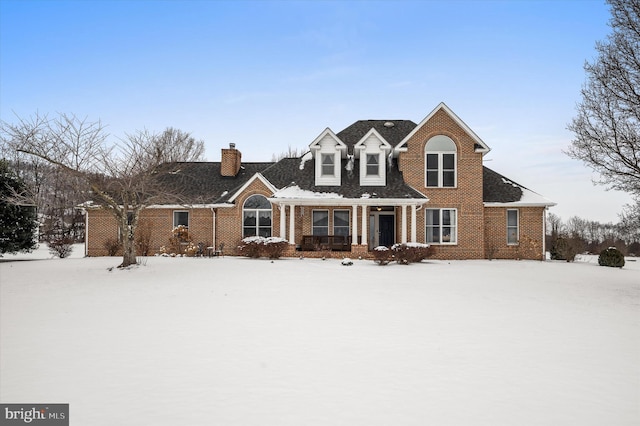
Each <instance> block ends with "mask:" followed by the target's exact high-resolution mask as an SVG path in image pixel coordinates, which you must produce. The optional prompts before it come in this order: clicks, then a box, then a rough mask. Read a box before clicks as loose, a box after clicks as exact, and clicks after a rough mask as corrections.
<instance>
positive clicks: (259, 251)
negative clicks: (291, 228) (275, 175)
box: [238, 237, 289, 259]
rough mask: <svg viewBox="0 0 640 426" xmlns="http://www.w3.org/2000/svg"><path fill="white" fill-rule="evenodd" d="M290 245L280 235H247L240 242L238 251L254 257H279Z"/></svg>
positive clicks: (243, 254)
mask: <svg viewBox="0 0 640 426" xmlns="http://www.w3.org/2000/svg"><path fill="white" fill-rule="evenodd" d="M288 246H289V242H288V241H287V240H285V239H282V238H279V237H247V238H244V239H243V240H242V241H241V242H240V245H239V246H238V251H239V252H240V254H241V255H242V256H246V257H251V258H254V259H257V258H259V257H268V258H269V259H279V258H280V257H282V255H283V254H284V252H285V251H286V250H287V247H288Z"/></svg>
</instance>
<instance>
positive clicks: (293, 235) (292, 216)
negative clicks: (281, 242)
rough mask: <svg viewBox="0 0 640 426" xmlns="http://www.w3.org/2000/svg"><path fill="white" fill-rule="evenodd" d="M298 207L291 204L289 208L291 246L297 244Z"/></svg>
mask: <svg viewBox="0 0 640 426" xmlns="http://www.w3.org/2000/svg"><path fill="white" fill-rule="evenodd" d="M295 218H296V206H295V205H294V204H291V205H290V206H289V244H295V243H296V221H295Z"/></svg>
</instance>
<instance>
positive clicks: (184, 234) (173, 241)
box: [167, 225, 193, 255]
mask: <svg viewBox="0 0 640 426" xmlns="http://www.w3.org/2000/svg"><path fill="white" fill-rule="evenodd" d="M171 234H172V235H171V238H169V247H168V248H167V253H169V254H175V255H182V254H187V255H188V254H189V249H190V247H191V248H193V247H192V246H193V240H192V238H191V236H190V235H189V228H187V227H186V226H184V225H178V226H176V227H175V228H173V230H172V231H171Z"/></svg>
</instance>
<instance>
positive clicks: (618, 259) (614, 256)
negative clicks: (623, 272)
mask: <svg viewBox="0 0 640 426" xmlns="http://www.w3.org/2000/svg"><path fill="white" fill-rule="evenodd" d="M598 265H600V266H611V267H613V268H622V267H623V266H624V255H623V254H622V252H621V251H620V250H618V249H617V248H615V247H609V248H607V249H604V250H602V251H601V252H600V256H599V257H598Z"/></svg>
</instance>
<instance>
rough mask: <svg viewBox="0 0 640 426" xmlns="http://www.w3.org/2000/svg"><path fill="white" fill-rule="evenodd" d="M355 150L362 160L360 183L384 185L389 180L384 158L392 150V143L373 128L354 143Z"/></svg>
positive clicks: (363, 184) (356, 155)
mask: <svg viewBox="0 0 640 426" xmlns="http://www.w3.org/2000/svg"><path fill="white" fill-rule="evenodd" d="M353 150H354V154H355V157H356V158H357V159H359V160H360V185H362V186H384V185H385V184H386V181H387V169H386V168H385V162H384V158H385V157H386V156H387V155H388V154H389V152H391V145H390V144H389V143H388V142H387V141H386V140H385V139H384V138H383V137H382V136H381V135H380V133H378V132H377V131H376V129H374V128H372V129H371V130H369V131H368V132H367V134H365V135H364V136H363V137H362V139H360V140H359V141H358V143H356V144H355V145H354V147H353Z"/></svg>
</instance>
